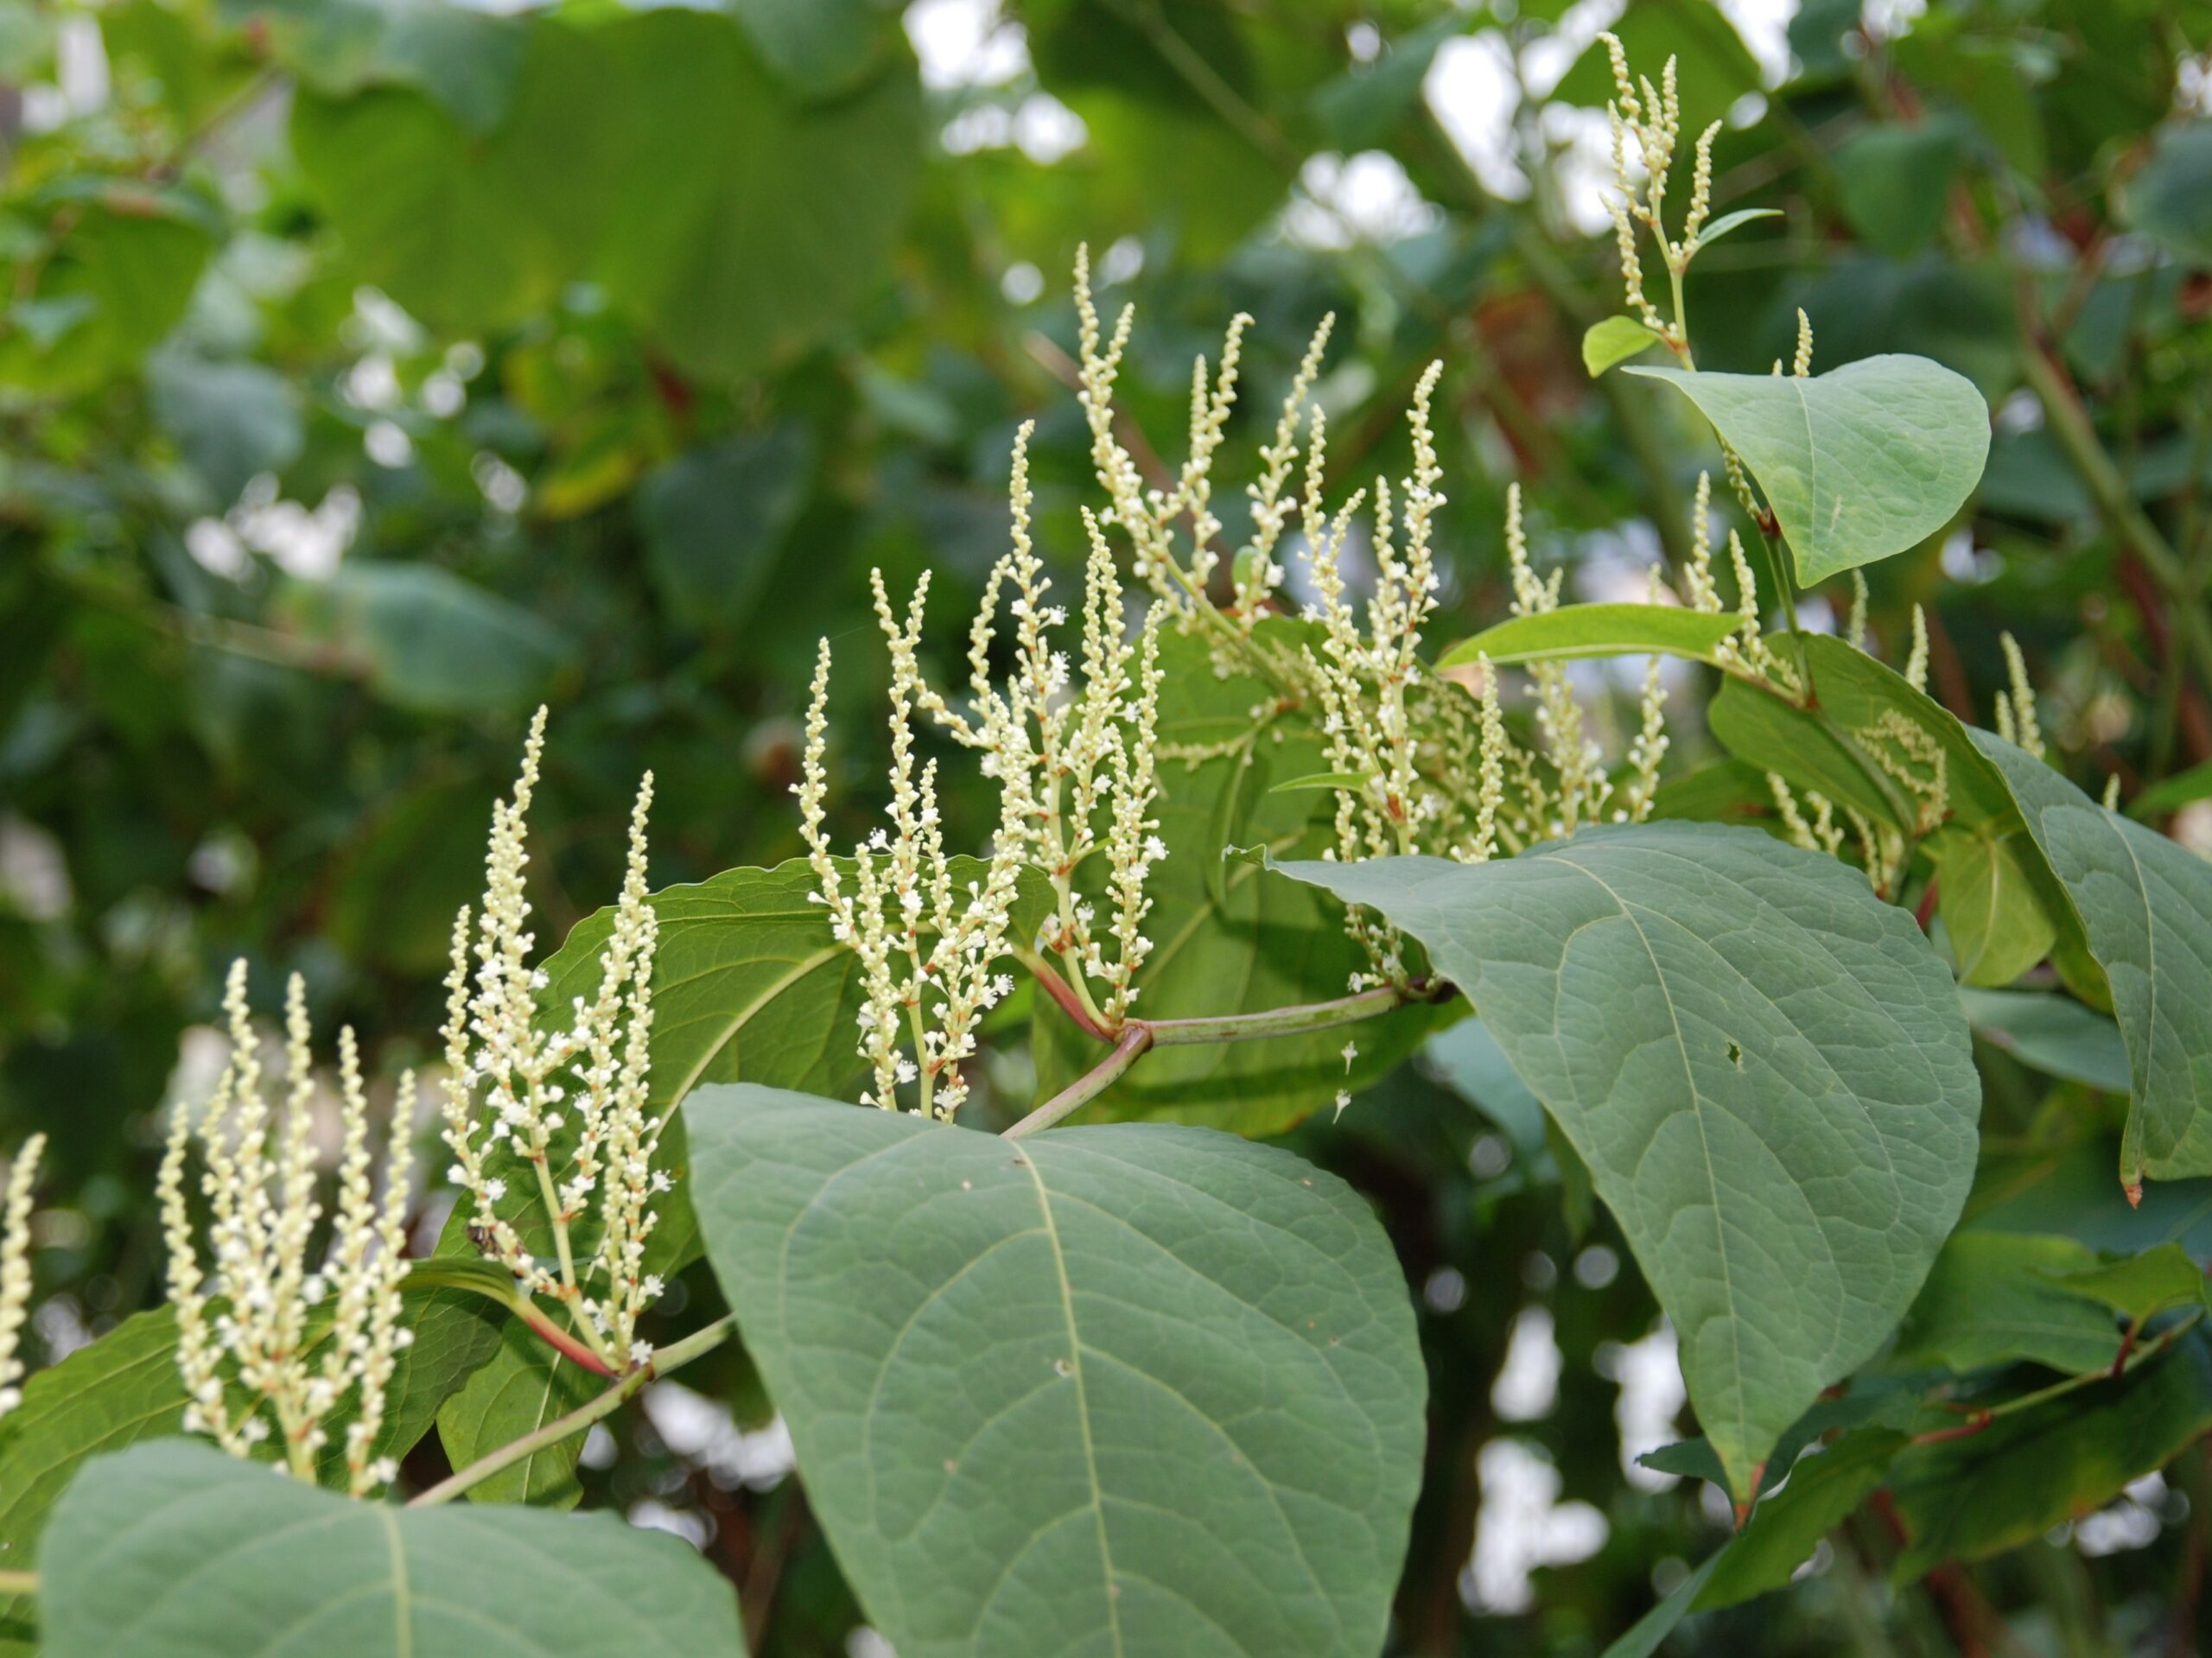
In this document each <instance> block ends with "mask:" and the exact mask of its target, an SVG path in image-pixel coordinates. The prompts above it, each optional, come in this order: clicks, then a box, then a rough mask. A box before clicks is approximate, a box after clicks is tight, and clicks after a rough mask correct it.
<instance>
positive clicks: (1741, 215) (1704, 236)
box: [1697, 207, 1782, 253]
mask: <svg viewBox="0 0 2212 1658" xmlns="http://www.w3.org/2000/svg"><path fill="white" fill-rule="evenodd" d="M1781 217H1782V209H1781V208H1779V207H1738V209H1737V210H1736V211H1735V212H1734V213H1723V214H1721V215H1720V217H1719V218H1718V219H1714V220H1713V222H1712V223H1711V224H1710V225H1707V226H1706V227H1705V228H1704V229H1703V230H1702V231H1700V232H1698V238H1697V245H1698V251H1700V253H1701V252H1703V251H1705V250H1706V249H1707V248H1709V247H1711V246H1712V245H1713V244H1714V243H1715V242H1718V241H1719V239H1720V238H1722V237H1724V236H1727V235H1729V234H1731V233H1732V232H1736V231H1739V230H1741V229H1743V227H1744V226H1746V225H1750V224H1753V223H1756V222H1757V221H1758V220H1759V219H1779V218H1781Z"/></svg>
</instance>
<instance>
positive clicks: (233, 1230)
mask: <svg viewBox="0 0 2212 1658" xmlns="http://www.w3.org/2000/svg"><path fill="white" fill-rule="evenodd" d="M223 1005H224V1011H225V1013H226V1016H227V1019H228V1022H229V1026H230V1035H231V1058H230V1063H229V1064H228V1065H227V1066H226V1068H225V1070H224V1073H223V1076H222V1077H221V1079H220V1080H219V1082H218V1083H217V1085H216V1089H215V1092H214V1095H213V1097H212V1098H211V1099H210V1100H209V1101H208V1102H207V1107H206V1109H204V1110H203V1111H202V1112H200V1115H199V1116H198V1119H197V1121H196V1122H195V1121H194V1115H193V1112H192V1109H191V1108H190V1106H189V1105H188V1104H184V1103H180V1104H179V1105H178V1107H177V1108H176V1110H175V1115H173V1117H172V1118H171V1121H170V1129H169V1135H168V1147H167V1150H166V1152H165V1153H164V1155H163V1157H162V1167H161V1174H160V1178H159V1180H158V1183H157V1186H156V1190H157V1191H158V1192H159V1195H160V1198H161V1208H162V1232H163V1236H165V1238H166V1239H167V1242H168V1250H169V1269H168V1278H169V1299H170V1301H171V1303H172V1305H174V1306H175V1310H176V1318H177V1355H176V1356H177V1368H178V1370H179V1372H180V1374H181V1375H182V1377H183V1379H184V1383H185V1391H186V1393H187V1394H188V1397H189V1399H190V1401H191V1402H190V1403H189V1404H188V1406H187V1407H186V1410H185V1419H184V1426H185V1428H186V1430H187V1431H188V1432H200V1433H207V1434H210V1435H212V1436H213V1438H214V1439H215V1440H216V1441H217V1443H219V1445H222V1447H223V1448H224V1449H225V1450H226V1451H228V1452H231V1453H232V1455H233V1456H239V1457H244V1456H250V1455H251V1454H252V1452H253V1448H254V1447H255V1446H256V1445H259V1444H260V1443H262V1442H263V1441H264V1440H265V1439H269V1438H270V1435H271V1434H272V1433H274V1435H275V1436H276V1438H277V1444H278V1445H279V1447H280V1449H281V1451H282V1453H283V1464H282V1465H283V1468H284V1469H285V1471H288V1472H289V1473H290V1474H292V1475H293V1476H294V1477H296V1478H299V1479H304V1480H309V1481H312V1480H314V1479H315V1476H316V1463H317V1455H316V1453H317V1452H320V1451H321V1449H322V1447H323V1445H325V1444H326V1443H327V1440H328V1437H329V1436H328V1434H327V1432H326V1430H325V1427H324V1424H325V1422H326V1421H327V1420H328V1419H329V1417H330V1415H331V1413H333V1412H334V1410H335V1409H336V1408H337V1407H338V1406H339V1405H340V1402H341V1401H343V1400H344V1399H345V1398H346V1396H347V1395H348V1394H352V1395H353V1398H354V1400H355V1406H356V1408H355V1412H354V1420H353V1422H352V1423H351V1424H350V1425H349V1426H348V1427H347V1430H346V1441H345V1450H346V1489H347V1490H349V1491H350V1492H352V1493H353V1495H354V1496H365V1495H366V1494H368V1493H369V1492H371V1491H372V1490H375V1489H376V1488H377V1487H378V1485H380V1484H383V1483H386V1482H388V1481H389V1480H391V1477H393V1475H394V1474H395V1473H396V1472H397V1469H396V1467H395V1466H394V1464H392V1463H391V1461H390V1459H389V1458H378V1457H376V1456H375V1455H374V1454H373V1453H374V1446H375V1441H376V1439H377V1436H378V1433H379V1432H380V1431H381V1429H382V1426H383V1421H384V1412H385V1389H386V1388H387V1387H388V1386H389V1384H390V1382H391V1375H392V1373H393V1370H394V1369H395V1368H396V1366H397V1356H398V1353H399V1351H400V1350H401V1349H403V1348H404V1347H406V1346H407V1345H408V1344H410V1343H411V1342H412V1341H413V1340H414V1332H413V1331H410V1330H408V1329H406V1328H405V1327H404V1326H403V1325H402V1324H400V1322H399V1313H400V1301H399V1290H400V1285H401V1283H402V1282H403V1281H404V1280H405V1278H406V1276H407V1269H408V1263H407V1259H406V1255H405V1253H404V1252H405V1247H406V1234H405V1221H406V1214H407V1191H408V1188H407V1176H408V1170H409V1166H410V1151H409V1147H408V1129H409V1124H410V1122H411V1121H412V1111H413V1099H414V1079H413V1077H411V1076H410V1077H405V1078H404V1079H402V1081H401V1083H400V1086H399V1092H398V1097H397V1106H396V1109H395V1112H394V1120H393V1123H392V1127H391V1131H390V1135H389V1141H388V1145H387V1147H386V1151H385V1172H384V1188H385V1190H384V1197H383V1201H382V1203H381V1204H378V1201H377V1199H376V1197H375V1195H374V1191H373V1185H372V1178H371V1167H372V1157H371V1153H370V1151H369V1146H368V1099H367V1094H366V1091H365V1089H364V1088H363V1086H362V1082H361V1074H360V1061H359V1050H358V1048H357V1047H356V1045H355V1043H354V1039H353V1032H352V1031H350V1030H346V1031H344V1032H340V1037H339V1084H340V1087H339V1100H340V1109H339V1120H340V1133H341V1138H342V1141H343V1149H342V1152H341V1153H340V1170H339V1181H338V1208H337V1211H336V1214H335V1216H334V1224H333V1226H332V1228H331V1234H330V1240H329V1243H328V1246H327V1251H326V1252H325V1256H324V1258H323V1259H322V1260H321V1262H320V1263H318V1262H317V1261H316V1260H315V1254H314V1238H315V1231H316V1223H317V1222H318V1221H319V1220H320V1219H321V1214H322V1210H321V1204H319V1203H317V1202H316V1201H315V1183H316V1175H315V1162H314V1156H313V1145H312V1140H311V1138H310V1135H311V1131H312V1128H313V1121H312V1114H313V1110H314V1096H315V1078H314V1071H313V1062H312V1058H311V1055H310V1052H309V1035H310V1033H309V1031H308V1017H307V992H306V987H305V985H304V984H303V983H302V981H301V980H300V978H299V977H298V975H294V976H293V978H292V979H291V981H290V982H289V985H288V986H287V988H286V992H285V1007H284V1032H285V1042H284V1049H285V1068H286V1072H287V1075H286V1089H285V1099H284V1102H283V1107H282V1109H272V1108H271V1107H270V1104H269V1102H268V1101H267V1099H266V1098H265V1096H264V1092H263V1084H262V1068H261V1061H260V1038H259V1035H258V1033H257V1032H256V1031H255V1030H254V1028H253V1022H252V1017H251V1013H250V1012H249V1010H248V1007H247V1004H246V973H245V962H243V961H240V962H236V963H234V964H233V965H232V969H231V972H230V977H229V980H228V981H227V982H226V986H225V989H224V996H223ZM195 1138H196V1139H197V1140H198V1143H199V1145H200V1151H201V1162H202V1169H203V1172H202V1173H201V1177H200V1190H201V1191H202V1192H203V1193H204V1194H205V1196H206V1197H207V1199H208V1206H209V1210H210V1212H211V1215H212V1223H211V1225H210V1228H209V1232H208V1246H209V1249H210V1253H211V1256H212V1270H209V1271H205V1272H203V1270H202V1268H201V1267H200V1255H199V1251H198V1248H197V1246H196V1244H195V1242H194V1228H193V1224H192V1220H191V1216H190V1212H189V1207H188V1201H187V1198H186V1195H185V1166H186V1164H187V1161H188V1157H189V1153H190V1151H191V1147H192V1145H193V1143H194V1140H195ZM326 1303H327V1304H328V1306H329V1311H328V1312H327V1314H321V1313H319V1312H317V1311H316V1310H317V1309H319V1308H321V1306H323V1305H325V1304H326ZM218 1304H219V1305H220V1306H221V1309H222V1310H221V1311H220V1312H215V1311H214V1308H215V1307H216V1305H218ZM323 1318H327V1329H316V1328H314V1327H312V1324H320V1323H321V1321H322V1319H323ZM311 1321H312V1323H311ZM318 1347H320V1349H321V1351H320V1356H318V1353H317V1349H318Z"/></svg>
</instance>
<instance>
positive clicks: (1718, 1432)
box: [1286, 823, 1980, 1494]
mask: <svg viewBox="0 0 2212 1658" xmlns="http://www.w3.org/2000/svg"><path fill="white" fill-rule="evenodd" d="M1286 873H1289V874H1292V875H1294V876H1295V877H1296V878H1297V879H1298V880H1302V881H1308V882H1312V883H1313V884H1315V885H1318V886H1325V887H1327V888H1329V889H1330V890H1331V891H1332V892H1334V893H1337V894H1338V896H1339V897H1341V898H1343V899H1346V900H1347V901H1350V902H1354V903H1359V904H1363V905H1368V906H1369V907H1370V908H1371V909H1374V910H1376V911H1379V912H1381V913H1383V915H1386V916H1388V917H1389V918H1390V919H1391V920H1392V921H1394V922H1395V923H1396V924H1398V925H1399V926H1401V927H1402V928H1404V929H1405V930H1406V931H1408V932H1410V933H1412V934H1413V935H1414V937H1416V938H1418V939H1420V940H1421V943H1423V944H1424V945H1426V946H1427V949H1428V952H1429V956H1430V959H1431V961H1432V962H1433V963H1434V964H1435V967H1436V969H1437V971H1438V972H1440V974H1442V975H1444V976H1445V977H1446V978H1447V979H1449V980H1450V981H1452V983H1453V984H1455V985H1457V986H1459V988H1460V989H1461V990H1463V991H1465V993H1466V995H1467V997H1468V1000H1469V1001H1471V1002H1472V1003H1473V1004H1474V1005H1475V1007H1476V1008H1477V1010H1478V1012H1479V1013H1481V1015H1482V1018H1483V1021H1484V1024H1485V1025H1486V1026H1488V1027H1489V1029H1490V1031H1491V1034H1492V1035H1494V1036H1495V1037H1497V1041H1498V1045H1499V1046H1500V1047H1502V1048H1503V1049H1504V1050H1505V1052H1506V1056H1507V1058H1510V1059H1511V1060H1512V1062H1513V1066H1514V1069H1515V1070H1517V1071H1519V1072H1520V1073H1521V1077H1522V1080H1523V1081H1525V1082H1526V1083H1528V1084H1529V1087H1530V1088H1531V1089H1533V1090H1535V1094H1536V1096H1537V1097H1538V1098H1540V1099H1541V1100H1542V1101H1543V1102H1544V1104H1545V1105H1546V1107H1547V1108H1548V1109H1549V1110H1550V1111H1551V1113H1552V1115H1553V1116H1554V1118H1555V1119H1556V1120H1557V1121H1558V1122H1559V1124H1560V1128H1562V1129H1564V1130H1565V1131H1566V1134H1567V1138H1568V1140H1570V1141H1572V1142H1573V1146H1574V1148H1575V1150H1576V1151H1577V1152H1579V1153H1581V1155H1582V1159H1583V1160H1584V1161H1585V1162H1586V1163H1587V1164H1588V1165H1589V1166H1590V1171H1591V1174H1592V1178H1594V1180H1595V1182H1596V1185H1597V1189H1598V1193H1599V1197H1603V1198H1604V1199H1605V1203H1606V1204H1607V1206H1608V1207H1610V1208H1611V1210H1612V1211H1613V1213H1614V1215H1615V1217H1617V1218H1618V1220H1619V1222H1620V1224H1621V1229H1622V1230H1623V1232H1624V1234H1625V1235H1626V1236H1627V1239H1628V1242H1629V1244H1630V1248H1633V1249H1634V1250H1635V1252H1636V1255H1637V1260H1638V1261H1640V1262H1641V1263H1642V1265H1643V1272H1644V1276H1645V1277H1646V1278H1647V1279H1648V1280H1649V1281H1650V1284H1651V1286H1652V1289H1653V1291H1654V1292H1655V1293H1656V1294H1657V1296H1658V1298H1659V1302H1660V1305H1662V1307H1664V1308H1665V1309H1666V1310H1667V1312H1668V1313H1669V1316H1670V1317H1671V1318H1673V1319H1674V1322H1675V1329H1676V1330H1677V1331H1680V1332H1681V1357H1682V1372H1683V1376H1684V1379H1685V1381H1686V1382H1688V1387H1689V1393H1690V1400H1691V1402H1692V1403H1693V1404H1694V1405H1695V1406H1696V1407H1697V1412H1698V1420H1699V1421H1700V1424H1701V1425H1702V1426H1703V1427H1704V1429H1705V1432H1706V1435H1707V1438H1708V1439H1711V1440H1712V1441H1713V1446H1714V1449H1715V1450H1716V1451H1717V1452H1719V1457H1720V1461H1721V1464H1722V1466H1723V1467H1724V1468H1725V1469H1726V1471H1727V1475H1728V1479H1729V1483H1730V1484H1731V1485H1732V1487H1733V1488H1734V1489H1735V1490H1736V1491H1737V1492H1738V1494H1741V1493H1743V1492H1745V1491H1746V1490H1749V1489H1750V1488H1751V1485H1752V1484H1753V1483H1754V1482H1755V1472H1756V1470H1757V1469H1758V1466H1759V1465H1760V1464H1762V1463H1763V1462H1764V1460H1765V1459H1766V1458H1767V1456H1768V1453H1769V1452H1770V1450H1771V1449H1772V1447H1773V1446H1774V1445H1775V1444H1776V1442H1777V1439H1778V1438H1779V1437H1780V1436H1781V1434H1782V1432H1783V1430H1784V1429H1786V1428H1787V1427H1789V1425H1790V1423H1791V1422H1793V1421H1794V1420H1796V1418H1797V1417H1798V1415H1799V1414H1800V1413H1802V1412H1803V1410H1804V1409H1805V1407H1807V1406H1808V1405H1809V1404H1811V1403H1812V1401H1814V1399H1815V1397H1817V1396H1818V1394H1820V1392H1821V1389H1822V1388H1825V1387H1827V1386H1828V1385H1829V1384H1830V1383H1832V1382H1835V1381H1837V1380H1839V1379H1840V1378H1841V1377H1842V1376H1844V1375H1848V1374H1849V1373H1850V1372H1851V1371H1852V1370H1853V1369H1856V1368H1857V1367H1858V1366H1859V1364H1860V1363H1863V1362H1865V1360H1866V1359H1867V1358H1868V1357H1870V1356H1872V1353H1873V1351H1874V1350H1875V1349H1876V1348H1877V1347H1878V1346H1879V1345H1880V1344H1881V1342H1882V1341H1883V1339H1884V1338H1885V1337H1887V1336H1888V1334H1889V1333H1890V1331H1891V1328H1892V1327H1893V1326H1894V1325H1895V1324H1896V1323H1897V1318H1899V1316H1900V1315H1902V1314H1903V1313H1904V1311H1905V1309H1906V1307H1907V1306H1908V1305H1910V1303H1911V1300H1912V1298H1913V1296H1914V1294H1915V1293H1916V1291H1917V1290H1918V1289H1919V1287H1920V1284H1921V1280H1923V1278H1924V1277H1925V1276H1926V1274H1927V1272H1928V1267H1929V1263H1930V1262H1931V1261H1933V1260H1934V1259H1935V1256H1936V1249H1937V1248H1938V1247H1939V1246H1940V1245H1941V1244H1942V1241H1943V1239H1944V1237H1945V1236H1947V1235H1948V1233H1949V1231H1950V1229H1951V1227H1952V1224H1953V1223H1955V1221H1956V1220H1957V1218H1958V1215H1959V1210H1960V1208H1961V1205H1962V1204H1964V1202H1965V1200H1966V1195H1967V1187H1968V1185H1969V1184H1970V1182H1971V1180H1972V1178H1973V1172H1974V1121H1975V1117H1976V1115H1977V1113H1978V1111H1979V1109H1980V1085H1979V1083H1978V1081H1977V1079H1976V1077H1975V1075H1974V1064H1973V1058H1972V1054H1971V1051H1970V1045H1969V1043H1968V1040H1967V1027H1966V1021H1965V1020H1964V1019H1963V1017H1961V1014H1960V1013H1959V1008H1958V1002H1957V998H1956V996H1955V994H1954V992H1953V990H1952V988H1951V978H1950V975H1949V973H1948V971H1947V970H1946V969H1944V967H1943V964H1942V962H1941V961H1939V960H1938V959H1937V958H1936V955H1935V953H1934V952H1933V951H1932V950H1930V949H1929V946H1928V943H1927V941H1926V939H1925V938H1923V937H1922V936H1921V934H1920V931H1919V929H1918V928H1916V926H1914V924H1913V922H1912V918H1911V917H1910V916H1909V915H1907V914H1905V913H1904V912H1902V911H1899V910H1896V909H1892V908H1891V906H1889V905H1885V904H1883V903H1882V902H1880V901H1879V900H1878V899H1876V898H1875V897H1874V895H1873V894H1872V892H1870V891H1869V890H1868V888H1867V886H1866V879H1865V877H1864V876H1862V875H1860V874H1859V873H1858V872H1856V871H1854V870H1852V869H1850V868H1847V867H1845V866H1843V865H1842V864H1840V863H1838V862H1837V861H1835V860H1834V859H1832V858H1828V857H1826V856H1824V855H1821V854H1817V853H1810V852H1803V851H1800V850H1799V849H1797V848H1794V847H1790V846H1788V845H1786V844H1783V843H1782V842H1777V841H1775V840H1773V839H1772V838H1770V836H1767V835H1762V834H1759V833H1758V831H1756V830H1752V829H1729V828H1724V827H1720V826H1718V825H1712V824H1688V823H1652V824H1645V825H1642V826H1638V827H1633V828H1626V829H1599V830H1595V831H1592V832H1590V833H1587V834H1585V835H1580V836H1577V837H1576V838H1575V839H1573V841H1569V842H1565V843H1561V844H1553V845H1547V846H1544V847H1541V848H1536V849H1535V850H1534V851H1532V852H1529V853H1526V854H1522V856H1520V857H1517V858H1513V859H1510V860H1505V861H1496V862H1491V863H1487V864H1482V865H1478V866H1467V865H1461V864H1454V863H1449V862H1446V861H1442V860H1440V859H1434V858H1386V859H1380V860H1377V861H1373V862H1370V863H1363V864H1351V865H1344V864H1332V863H1306V864H1296V865H1291V866H1288V867H1287V869H1286Z"/></svg>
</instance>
